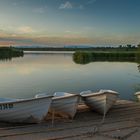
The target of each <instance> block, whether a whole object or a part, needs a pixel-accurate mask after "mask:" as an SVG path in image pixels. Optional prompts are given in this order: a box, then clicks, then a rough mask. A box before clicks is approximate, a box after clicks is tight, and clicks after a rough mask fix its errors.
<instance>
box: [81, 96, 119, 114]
mask: <svg viewBox="0 0 140 140" xmlns="http://www.w3.org/2000/svg"><path fill="white" fill-rule="evenodd" d="M117 98H118V94H113V93H104V94H99V95H94V94H93V95H92V96H91V95H90V96H86V97H83V100H84V102H85V103H86V104H87V105H88V106H89V107H90V108H91V109H92V110H95V111H97V112H99V113H101V114H104V115H105V114H106V113H107V112H108V110H109V109H110V108H111V107H112V105H113V104H114V103H115V102H116V100H117Z"/></svg>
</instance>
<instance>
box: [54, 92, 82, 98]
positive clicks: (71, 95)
mask: <svg viewBox="0 0 140 140" xmlns="http://www.w3.org/2000/svg"><path fill="white" fill-rule="evenodd" d="M74 96H77V97H78V96H79V97H80V95H79V94H72V93H70V95H67V96H59V97H55V96H54V97H53V98H52V100H59V99H65V98H69V97H74Z"/></svg>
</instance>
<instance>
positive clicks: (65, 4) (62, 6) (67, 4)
mask: <svg viewBox="0 0 140 140" xmlns="http://www.w3.org/2000/svg"><path fill="white" fill-rule="evenodd" d="M72 8H73V6H72V4H71V3H70V2H69V1H67V2H65V3H62V4H61V5H60V6H59V9H72Z"/></svg>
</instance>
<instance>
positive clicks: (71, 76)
mask: <svg viewBox="0 0 140 140" xmlns="http://www.w3.org/2000/svg"><path fill="white" fill-rule="evenodd" d="M88 89H91V90H93V91H97V90H99V89H112V90H116V91H118V92H119V93H120V97H121V98H123V99H132V98H133V93H134V92H135V91H137V90H140V74H139V71H138V68H137V64H136V63H129V62H93V63H90V64H87V65H79V64H75V63H74V62H73V61H72V55H71V54H45V55H32V54H27V55H25V56H24V57H23V58H14V59H12V61H7V62H6V61H0V96H1V97H14V98H23V97H32V96H34V95H35V94H36V93H38V92H45V91H46V92H48V93H50V94H51V93H53V92H55V91H67V92H80V91H82V90H88Z"/></svg>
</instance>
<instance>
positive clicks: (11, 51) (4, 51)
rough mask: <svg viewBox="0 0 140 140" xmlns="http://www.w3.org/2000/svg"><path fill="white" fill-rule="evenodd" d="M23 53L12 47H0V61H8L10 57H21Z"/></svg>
mask: <svg viewBox="0 0 140 140" xmlns="http://www.w3.org/2000/svg"><path fill="white" fill-rule="evenodd" d="M23 55H24V53H23V51H22V50H19V49H16V48H13V47H0V59H1V60H7V59H8V60H10V59H12V57H20V56H23Z"/></svg>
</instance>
